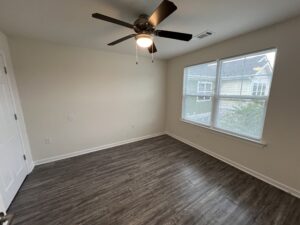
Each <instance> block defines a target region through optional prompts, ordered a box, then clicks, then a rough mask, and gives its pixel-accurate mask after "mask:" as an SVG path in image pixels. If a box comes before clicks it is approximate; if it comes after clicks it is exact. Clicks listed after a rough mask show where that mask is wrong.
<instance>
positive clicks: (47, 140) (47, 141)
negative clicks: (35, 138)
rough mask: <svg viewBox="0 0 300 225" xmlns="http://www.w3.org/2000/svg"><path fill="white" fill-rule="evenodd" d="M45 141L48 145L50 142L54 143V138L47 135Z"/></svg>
mask: <svg viewBox="0 0 300 225" xmlns="http://www.w3.org/2000/svg"><path fill="white" fill-rule="evenodd" d="M44 142H45V144H46V145H49V144H51V143H52V138H49V137H46V138H45V140H44Z"/></svg>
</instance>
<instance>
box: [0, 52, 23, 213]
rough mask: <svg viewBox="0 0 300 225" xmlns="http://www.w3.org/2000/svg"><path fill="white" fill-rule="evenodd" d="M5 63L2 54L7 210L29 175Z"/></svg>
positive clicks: (1, 154)
mask: <svg viewBox="0 0 300 225" xmlns="http://www.w3.org/2000/svg"><path fill="white" fill-rule="evenodd" d="M4 62H5V61H4V56H3V55H2V54H1V52H0V195H1V196H2V202H3V204H4V207H5V208H6V209H7V208H8V206H9V205H10V203H11V202H12V200H13V198H14V196H15V195H16V193H17V191H18V190H19V188H20V186H21V184H22V182H23V181H24V179H25V177H26V175H27V167H26V164H25V160H24V158H23V154H24V153H23V149H22V143H21V138H20V133H19V129H18V124H17V121H16V119H17V118H15V110H14V104H13V99H12V93H11V89H10V85H9V80H8V74H7V71H6V69H5V63H4ZM1 196H0V197H1Z"/></svg>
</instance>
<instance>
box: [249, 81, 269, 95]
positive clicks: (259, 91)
mask: <svg viewBox="0 0 300 225" xmlns="http://www.w3.org/2000/svg"><path fill="white" fill-rule="evenodd" d="M266 88H267V84H265V83H253V88H252V95H254V96H264V95H265V92H266Z"/></svg>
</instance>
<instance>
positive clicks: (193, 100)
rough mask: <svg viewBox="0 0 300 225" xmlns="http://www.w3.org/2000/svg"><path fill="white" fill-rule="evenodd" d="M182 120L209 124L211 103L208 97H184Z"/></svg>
mask: <svg viewBox="0 0 300 225" xmlns="http://www.w3.org/2000/svg"><path fill="white" fill-rule="evenodd" d="M183 107H184V111H183V119H185V120H189V121H192V122H195V123H201V124H204V125H209V124H210V119H211V108H212V101H211V97H209V96H189V95H188V96H185V97H184V106H183Z"/></svg>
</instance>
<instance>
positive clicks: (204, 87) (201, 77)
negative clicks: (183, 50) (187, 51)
mask: <svg viewBox="0 0 300 225" xmlns="http://www.w3.org/2000/svg"><path fill="white" fill-rule="evenodd" d="M216 73H217V63H216V62H211V63H206V64H201V65H196V66H190V67H187V68H185V69H184V90H183V93H184V98H183V112H182V117H183V119H185V120H189V121H192V122H195V123H200V124H204V125H210V121H211V111H212V96H213V95H214V87H215V83H216Z"/></svg>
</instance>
